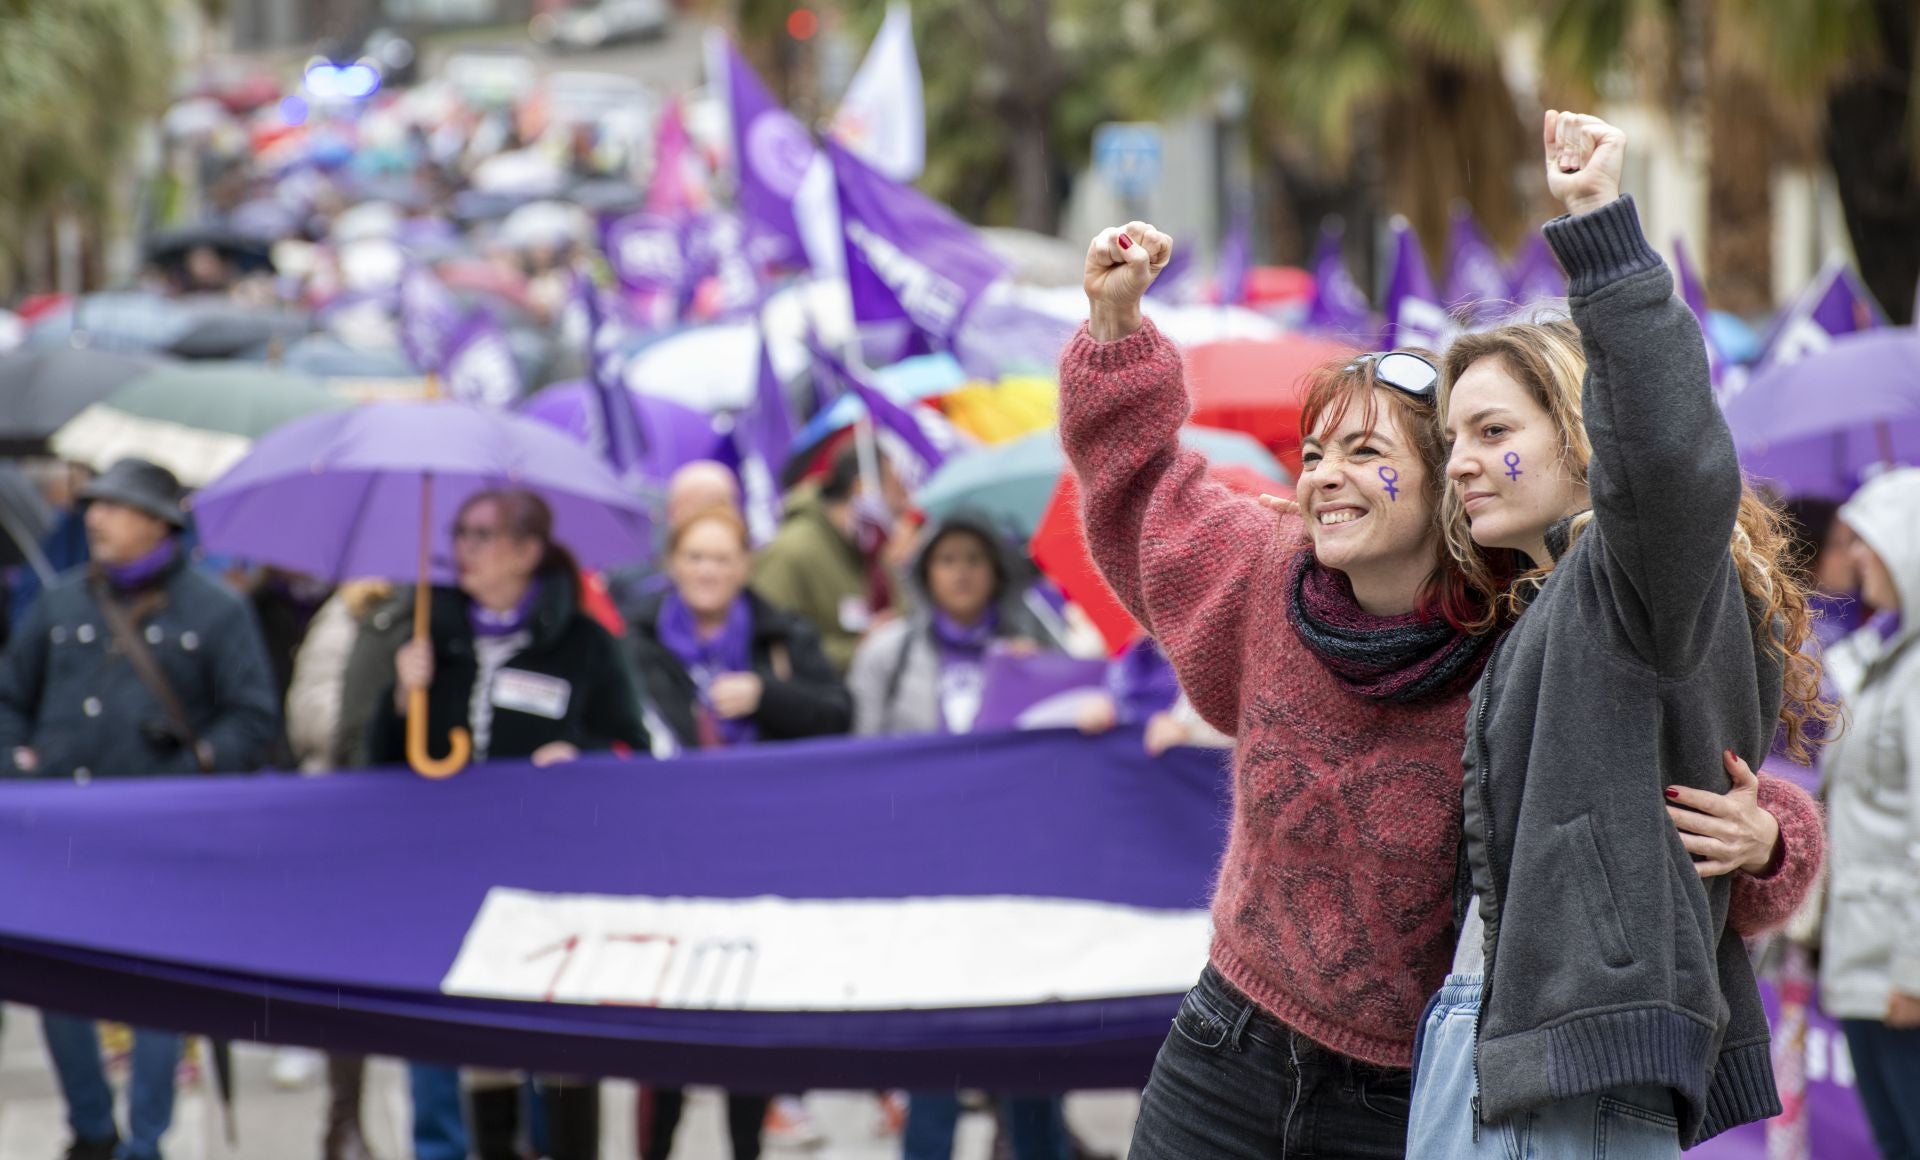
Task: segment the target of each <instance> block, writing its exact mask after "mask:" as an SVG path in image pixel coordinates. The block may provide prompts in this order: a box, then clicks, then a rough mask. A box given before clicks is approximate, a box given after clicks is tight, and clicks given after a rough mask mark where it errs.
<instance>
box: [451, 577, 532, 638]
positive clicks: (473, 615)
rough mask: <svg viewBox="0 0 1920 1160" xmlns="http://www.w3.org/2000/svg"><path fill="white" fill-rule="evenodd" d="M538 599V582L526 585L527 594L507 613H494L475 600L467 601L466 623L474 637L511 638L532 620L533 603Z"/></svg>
mask: <svg viewBox="0 0 1920 1160" xmlns="http://www.w3.org/2000/svg"><path fill="white" fill-rule="evenodd" d="M539 598H540V581H538V580H535V581H533V582H532V583H531V584H528V585H527V594H526V595H525V596H522V597H521V598H520V603H518V604H516V605H514V606H513V608H512V610H511V611H508V612H495V611H493V610H492V609H491V608H487V607H484V606H482V605H481V604H480V602H479V601H477V600H469V601H467V623H468V624H470V625H472V626H473V635H475V636H512V635H513V634H514V633H516V632H519V631H520V630H521V629H523V628H525V627H527V621H529V620H531V619H532V618H533V602H534V601H535V600H537V599H539Z"/></svg>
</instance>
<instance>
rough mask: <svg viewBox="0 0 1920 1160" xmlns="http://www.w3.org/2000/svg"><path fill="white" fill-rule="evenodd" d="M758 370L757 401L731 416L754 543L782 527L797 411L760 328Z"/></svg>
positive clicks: (748, 519)
mask: <svg viewBox="0 0 1920 1160" xmlns="http://www.w3.org/2000/svg"><path fill="white" fill-rule="evenodd" d="M759 337H760V369H759V374H758V376H757V381H756V382H755V385H754V391H753V400H752V401H751V402H749V403H748V404H747V406H746V409H745V410H743V411H741V412H740V413H739V414H738V415H736V416H735V417H734V420H733V447H734V452H735V454H736V455H737V457H738V460H739V464H740V466H739V476H740V486H741V490H742V491H744V492H745V493H746V497H745V498H746V505H745V506H746V513H747V530H748V531H749V532H750V533H752V536H753V542H754V543H755V544H764V543H766V542H767V541H769V540H771V539H773V536H774V533H775V532H777V531H779V530H780V514H781V502H782V501H781V494H780V473H781V469H783V468H784V467H785V466H786V463H787V453H788V450H789V448H790V447H791V446H792V445H793V431H794V426H793V413H792V411H791V409H790V408H789V407H788V406H787V392H786V389H785V388H784V387H782V386H781V384H780V376H779V375H778V374H776V373H774V369H773V352H772V348H771V344H770V343H768V342H767V332H766V328H765V327H761V328H760V335H759Z"/></svg>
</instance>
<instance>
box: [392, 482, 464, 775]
mask: <svg viewBox="0 0 1920 1160" xmlns="http://www.w3.org/2000/svg"><path fill="white" fill-rule="evenodd" d="M432 539H433V476H431V475H423V476H421V477H420V571H419V573H418V574H417V575H416V576H415V578H414V581H413V639H414V640H416V641H425V640H429V639H431V636H430V624H431V616H430V613H431V611H432V607H433V585H432V583H431V581H430V580H429V578H428V575H427V572H428V569H429V567H430V566H431V565H432V563H433V559H432V550H431V544H432ZM447 747H448V748H447V755H446V756H445V757H442V758H439V759H437V760H436V759H435V758H433V757H432V756H430V755H429V754H428V753H427V691H426V690H425V689H413V690H411V691H409V692H408V693H407V764H408V765H411V766H412V767H413V772H415V773H417V774H419V775H420V776H421V777H430V778H432V779H434V780H435V781H439V780H441V779H443V778H449V777H452V776H453V775H454V774H456V773H459V772H460V771H461V770H463V769H465V768H466V767H467V761H468V760H469V759H470V758H472V756H473V738H472V736H471V735H469V734H468V733H467V731H466V730H465V729H461V728H459V727H457V726H456V727H455V728H453V729H452V730H450V731H449V732H448V734H447Z"/></svg>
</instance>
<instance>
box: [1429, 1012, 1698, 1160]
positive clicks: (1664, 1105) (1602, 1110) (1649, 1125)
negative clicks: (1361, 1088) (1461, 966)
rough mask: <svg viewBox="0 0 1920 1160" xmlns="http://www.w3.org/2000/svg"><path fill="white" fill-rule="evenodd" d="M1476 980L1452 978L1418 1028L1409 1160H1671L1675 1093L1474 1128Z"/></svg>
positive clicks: (1628, 1092) (1612, 1098) (1551, 1109)
mask: <svg viewBox="0 0 1920 1160" xmlns="http://www.w3.org/2000/svg"><path fill="white" fill-rule="evenodd" d="M1480 983H1481V977H1480V976H1479V975H1449V976H1447V982H1446V985H1445V986H1443V987H1441V988H1440V994H1439V995H1437V996H1436V997H1435V998H1434V1001H1433V1004H1432V1005H1431V1006H1430V1007H1428V1009H1427V1015H1426V1018H1425V1019H1424V1020H1423V1021H1422V1022H1421V1026H1420V1042H1419V1047H1418V1048H1417V1058H1416V1059H1415V1060H1414V1065H1413V1067H1414V1071H1413V1112H1412V1119H1411V1120H1410V1121H1409V1123H1408V1125H1407V1155H1409V1156H1418V1157H1420V1158H1421V1160H1676V1158H1677V1157H1678V1156H1679V1155H1680V1125H1679V1122H1678V1121H1677V1120H1675V1119H1674V1118H1673V1115H1672V1107H1673V1094H1672V1093H1671V1092H1670V1091H1668V1090H1667V1089H1666V1088H1664V1087H1634V1088H1625V1089H1622V1090H1620V1091H1611V1092H1604V1093H1599V1094H1595V1095H1589V1096H1581V1097H1579V1098H1577V1099H1571V1100H1561V1101H1559V1102H1558V1103H1552V1104H1548V1105H1547V1106H1545V1107H1541V1108H1533V1109H1530V1110H1528V1111H1524V1112H1520V1113H1518V1114H1517V1115H1514V1116H1510V1117H1508V1118H1507V1119H1505V1120H1501V1121H1499V1122H1498V1123H1493V1124H1475V1123H1474V1114H1473V1097H1474V1096H1475V1095H1476V1094H1477V1093H1476V1091H1475V1088H1474V1083H1475V1079H1474V1071H1473V1040H1474V1031H1475V1029H1476V1028H1477V1027H1478V1026H1479V1023H1480Z"/></svg>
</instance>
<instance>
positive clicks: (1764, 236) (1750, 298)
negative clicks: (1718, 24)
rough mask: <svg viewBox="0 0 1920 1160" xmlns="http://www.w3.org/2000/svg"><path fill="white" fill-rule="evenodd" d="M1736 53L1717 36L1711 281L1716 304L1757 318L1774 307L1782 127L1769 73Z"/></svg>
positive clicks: (1712, 76)
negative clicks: (1777, 151) (1772, 109)
mask: <svg viewBox="0 0 1920 1160" xmlns="http://www.w3.org/2000/svg"><path fill="white" fill-rule="evenodd" d="M1708 28H1709V37H1711V35H1712V32H1711V29H1712V25H1711V23H1709V25H1708ZM1730 55H1731V54H1730V53H1728V52H1725V51H1716V49H1715V46H1714V45H1713V44H1712V42H1711V40H1709V44H1708V47H1707V145H1708V150H1709V152H1708V155H1707V272H1708V275H1709V276H1708V280H1707V284H1708V286H1709V288H1710V289H1709V291H1708V294H1709V296H1710V300H1711V301H1712V303H1713V305H1714V306H1716V307H1718V308H1719V309H1721V310H1727V311H1731V312H1732V313H1734V314H1743V315H1747V316H1750V317H1751V316H1757V315H1763V314H1766V313H1768V312H1769V311H1771V310H1772V309H1773V167H1774V160H1775V158H1774V133H1775V127H1774V125H1773V119H1772V118H1771V117H1770V116H1768V114H1767V108H1768V105H1769V103H1770V102H1769V97H1768V88H1767V84H1766V82H1765V80H1763V79H1762V78H1761V77H1759V76H1757V75H1755V74H1754V73H1753V72H1751V71H1749V70H1748V69H1747V68H1744V67H1742V66H1741V65H1740V64H1739V63H1737V62H1735V61H1732V60H1730V59H1728V58H1729V56H1730Z"/></svg>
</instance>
